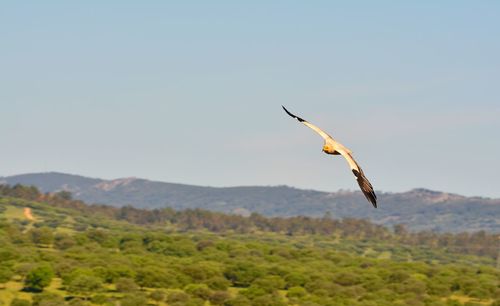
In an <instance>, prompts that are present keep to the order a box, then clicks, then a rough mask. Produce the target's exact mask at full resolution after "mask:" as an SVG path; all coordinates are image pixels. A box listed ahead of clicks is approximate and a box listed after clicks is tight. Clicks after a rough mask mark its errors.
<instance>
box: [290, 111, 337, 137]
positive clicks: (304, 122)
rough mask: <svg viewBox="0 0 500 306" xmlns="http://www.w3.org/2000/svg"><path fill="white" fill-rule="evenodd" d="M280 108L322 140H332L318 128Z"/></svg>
mask: <svg viewBox="0 0 500 306" xmlns="http://www.w3.org/2000/svg"><path fill="white" fill-rule="evenodd" d="M281 107H283V109H284V110H285V112H286V113H287V114H288V115H289V116H290V117H292V118H295V119H297V120H299V122H300V123H302V124H304V125H305V126H307V127H308V128H310V129H312V130H313V131H315V132H316V133H318V134H319V135H320V136H321V137H323V139H324V140H327V139H333V138H332V136H330V135H328V134H327V133H325V131H323V130H322V129H320V128H319V127H317V126H315V125H314V124H311V123H309V122H307V121H306V120H304V119H302V118H300V117H297V116H295V115H294V114H292V113H290V112H289V111H288V110H287V109H286V108H285V107H284V106H283V105H281Z"/></svg>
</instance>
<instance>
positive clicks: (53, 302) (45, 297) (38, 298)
mask: <svg viewBox="0 0 500 306" xmlns="http://www.w3.org/2000/svg"><path fill="white" fill-rule="evenodd" d="M32 305H33V306H63V305H67V304H66V302H64V298H63V297H62V296H60V295H58V294H55V293H48V292H47V293H45V292H44V293H41V294H37V295H35V296H33V303H32Z"/></svg>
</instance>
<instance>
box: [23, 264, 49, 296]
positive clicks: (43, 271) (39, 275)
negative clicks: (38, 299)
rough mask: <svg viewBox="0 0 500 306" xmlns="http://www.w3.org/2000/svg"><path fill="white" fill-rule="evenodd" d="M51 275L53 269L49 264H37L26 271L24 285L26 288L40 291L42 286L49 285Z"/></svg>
mask: <svg viewBox="0 0 500 306" xmlns="http://www.w3.org/2000/svg"><path fill="white" fill-rule="evenodd" d="M53 277H54V271H53V270H52V268H51V267H50V266H48V265H44V266H39V267H36V268H34V269H32V270H31V271H30V272H28V275H26V279H25V280H24V285H25V287H26V289H27V290H30V291H37V292H40V291H43V288H45V287H47V286H48V285H50V282H51V281H52V278H53Z"/></svg>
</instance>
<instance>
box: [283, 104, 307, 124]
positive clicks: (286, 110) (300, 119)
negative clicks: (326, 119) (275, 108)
mask: <svg viewBox="0 0 500 306" xmlns="http://www.w3.org/2000/svg"><path fill="white" fill-rule="evenodd" d="M281 107H283V109H284V110H285V112H286V113H287V114H288V115H289V116H290V117H292V118H295V119H297V120H299V122H303V121H305V120H304V119H302V118H300V117H297V116H295V115H294V114H292V113H290V112H289V111H288V109H286V108H285V107H284V106H283V105H281Z"/></svg>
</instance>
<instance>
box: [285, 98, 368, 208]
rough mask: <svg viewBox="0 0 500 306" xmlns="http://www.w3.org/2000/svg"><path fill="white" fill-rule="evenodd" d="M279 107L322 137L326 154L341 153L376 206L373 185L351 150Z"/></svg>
mask: <svg viewBox="0 0 500 306" xmlns="http://www.w3.org/2000/svg"><path fill="white" fill-rule="evenodd" d="M281 107H283V109H284V110H285V112H286V113H287V114H288V115H289V116H290V117H292V118H295V119H297V120H298V121H299V122H300V123H302V124H304V125H305V126H307V127H309V128H311V129H312V130H313V131H315V132H316V133H318V134H319V135H320V136H321V137H323V139H324V140H325V142H324V144H323V152H325V153H326V154H332V155H342V156H343V157H344V158H345V159H346V160H347V163H348V164H349V167H350V168H351V170H352V173H353V174H354V176H355V177H356V180H357V181H358V185H359V187H360V188H361V191H363V194H364V195H365V197H366V199H367V200H368V201H369V202H370V203H372V205H373V207H375V208H377V195H376V194H375V191H373V186H372V184H370V182H369V181H368V179H367V178H366V176H365V174H364V173H363V170H362V169H361V167H360V166H359V165H358V163H357V162H356V161H355V160H354V158H353V157H352V152H351V150H349V149H348V148H346V147H344V146H343V145H342V144H341V143H340V142H338V141H336V140H335V139H333V138H332V136H330V135H328V134H327V133H325V132H324V131H323V130H322V129H320V128H319V127H317V126H315V125H314V124H311V123H309V122H307V121H306V120H304V119H302V118H300V117H297V116H295V115H294V114H292V113H290V112H289V111H288V110H287V109H286V108H285V107H284V106H283V105H281Z"/></svg>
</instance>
